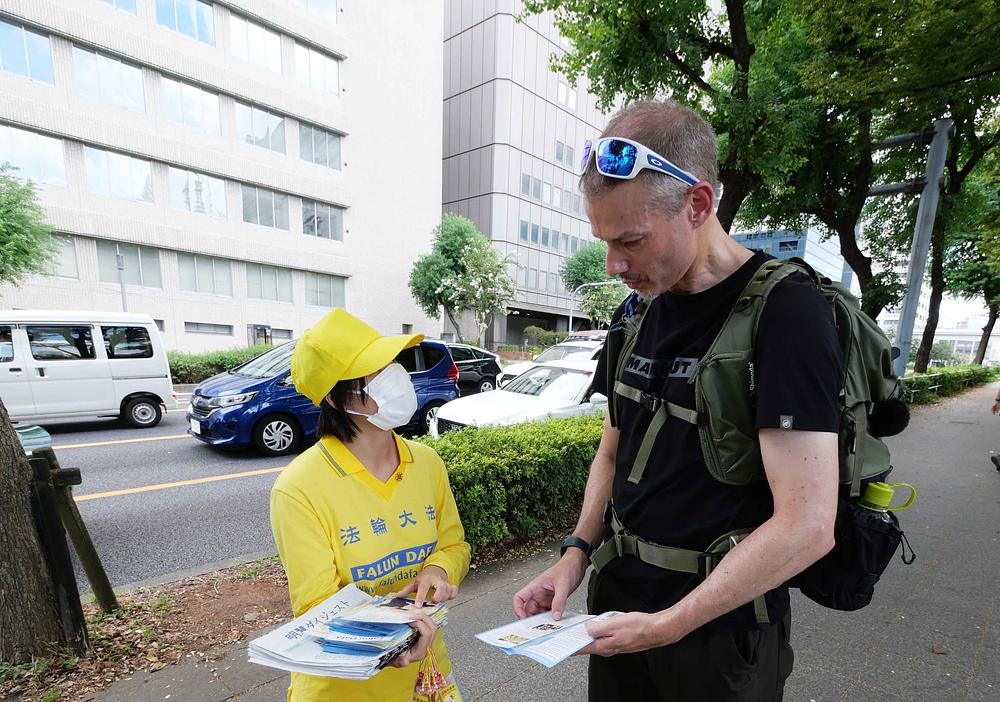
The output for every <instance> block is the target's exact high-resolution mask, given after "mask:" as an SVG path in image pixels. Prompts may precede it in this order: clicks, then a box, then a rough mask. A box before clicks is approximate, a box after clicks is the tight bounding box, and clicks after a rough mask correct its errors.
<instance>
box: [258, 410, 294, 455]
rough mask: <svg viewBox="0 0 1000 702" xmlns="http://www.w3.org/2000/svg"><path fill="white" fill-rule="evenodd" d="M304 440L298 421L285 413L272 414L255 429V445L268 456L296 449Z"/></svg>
mask: <svg viewBox="0 0 1000 702" xmlns="http://www.w3.org/2000/svg"><path fill="white" fill-rule="evenodd" d="M301 440H302V430H301V429H300V428H299V425H298V422H296V421H295V420H294V419H292V418H291V417H289V416H288V415H285V414H272V415H269V416H267V417H265V418H264V419H262V420H261V421H259V422H257V426H255V427H254V429H253V445H254V447H256V449H257V450H258V451H260V452H261V453H263V454H265V455H267V456H282V455H284V454H286V453H291V452H292V451H294V450H295V449H296V448H297V447H298V445H299V442H300V441H301Z"/></svg>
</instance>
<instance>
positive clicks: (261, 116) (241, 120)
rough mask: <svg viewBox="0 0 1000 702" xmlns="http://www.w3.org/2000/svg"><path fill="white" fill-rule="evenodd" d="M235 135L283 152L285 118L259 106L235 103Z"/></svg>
mask: <svg viewBox="0 0 1000 702" xmlns="http://www.w3.org/2000/svg"><path fill="white" fill-rule="evenodd" d="M236 135H237V137H238V138H239V139H241V140H243V141H245V142H247V143H248V144H254V145H255V146H260V147H263V148H265V149H270V150H271V151H277V152H278V153H282V154H283V153H285V118H284V117H281V116H279V115H276V114H272V113H270V112H268V111H267V110H262V109H260V108H259V107H251V106H250V105H244V104H243V103H242V102H237V103H236Z"/></svg>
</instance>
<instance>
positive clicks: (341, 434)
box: [316, 378, 365, 442]
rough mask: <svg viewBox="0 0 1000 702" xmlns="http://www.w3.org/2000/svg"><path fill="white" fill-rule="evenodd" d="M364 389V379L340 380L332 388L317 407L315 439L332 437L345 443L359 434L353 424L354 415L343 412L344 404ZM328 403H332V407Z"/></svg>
mask: <svg viewBox="0 0 1000 702" xmlns="http://www.w3.org/2000/svg"><path fill="white" fill-rule="evenodd" d="M364 387H365V379H364V378H351V379H349V380H341V381H340V382H339V383H337V384H336V385H334V386H333V389H332V390H330V392H329V393H327V395H326V397H325V398H323V402H321V403H320V406H319V421H318V423H317V424H316V438H317V439H322V438H323V437H324V436H332V437H334V438H336V439H340V440H341V441H344V442H347V441H350V440H351V439H353V438H354V437H355V436H357V435H358V434H359V433H360V432H361V429H360V428H359V427H358V425H357V423H356V422H355V419H354V415H350V414H348V413H347V412H345V411H344V404H345V403H346V402H347V399H348V398H349V397H350V396H351V395H353V394H355V393H357V392H360V391H362V390H363V389H364ZM330 401H332V402H333V404H332V405H331V404H330Z"/></svg>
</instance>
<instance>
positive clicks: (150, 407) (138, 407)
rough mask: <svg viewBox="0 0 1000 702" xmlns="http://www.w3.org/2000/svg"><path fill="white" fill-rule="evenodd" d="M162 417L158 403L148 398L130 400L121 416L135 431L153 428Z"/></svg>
mask: <svg viewBox="0 0 1000 702" xmlns="http://www.w3.org/2000/svg"><path fill="white" fill-rule="evenodd" d="M162 417H163V410H161V409H160V403H159V402H157V401H156V400H152V399H150V398H148V397H139V398H136V399H135V400H132V401H131V402H129V403H128V404H127V405H125V411H124V412H122V414H121V418H122V419H124V420H125V422H126V423H127V424H128V425H129V426H130V427H135V428H136V429H149V428H150V427H155V426H156V425H157V424H159V423H160V419H161V418H162Z"/></svg>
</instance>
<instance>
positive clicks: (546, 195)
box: [542, 183, 552, 204]
mask: <svg viewBox="0 0 1000 702" xmlns="http://www.w3.org/2000/svg"><path fill="white" fill-rule="evenodd" d="M551 201H552V186H551V185H549V184H548V183H542V202H544V203H546V204H548V203H549V202H551Z"/></svg>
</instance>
